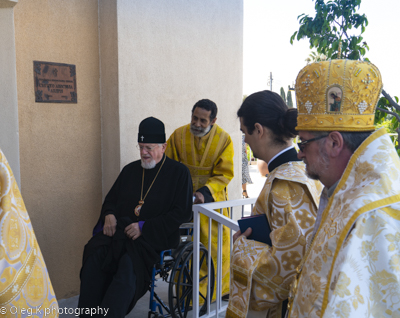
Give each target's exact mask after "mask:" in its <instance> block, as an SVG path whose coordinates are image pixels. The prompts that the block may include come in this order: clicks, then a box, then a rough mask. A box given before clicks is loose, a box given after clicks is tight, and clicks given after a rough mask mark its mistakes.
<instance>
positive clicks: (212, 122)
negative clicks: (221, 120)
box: [210, 117, 217, 125]
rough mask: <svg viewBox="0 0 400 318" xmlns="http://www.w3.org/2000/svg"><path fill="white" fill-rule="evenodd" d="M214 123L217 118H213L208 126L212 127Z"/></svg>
mask: <svg viewBox="0 0 400 318" xmlns="http://www.w3.org/2000/svg"><path fill="white" fill-rule="evenodd" d="M216 121H217V117H215V118H214V119H213V120H212V121H211V123H210V125H214V124H215V122H216Z"/></svg>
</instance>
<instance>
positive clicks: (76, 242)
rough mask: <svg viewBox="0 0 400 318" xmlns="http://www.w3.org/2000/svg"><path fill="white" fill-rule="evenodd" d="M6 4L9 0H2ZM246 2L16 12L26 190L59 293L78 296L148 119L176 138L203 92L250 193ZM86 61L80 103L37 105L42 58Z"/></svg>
mask: <svg viewBox="0 0 400 318" xmlns="http://www.w3.org/2000/svg"><path fill="white" fill-rule="evenodd" d="M0 1H4V0H0ZM242 2H243V1H242V0H218V1H215V0H202V1H187V0H169V1H160V0H135V1H132V0H85V1H82V0H68V1H66V0H19V2H18V4H17V5H16V6H15V8H14V19H15V43H16V70H17V72H16V73H17V88H18V91H17V92H18V107H19V130H20V157H21V164H20V166H21V183H22V195H23V198H24V200H25V204H26V206H27V209H28V212H29V214H30V217H31V220H32V224H33V227H34V229H35V233H36V235H37V238H38V241H39V244H40V247H41V250H42V252H43V255H44V258H45V261H46V264H47V266H48V270H49V273H50V277H51V279H52V283H53V286H54V288H55V291H56V295H57V298H59V299H62V298H67V297H70V296H73V295H76V294H77V293H79V270H80V266H81V260H82V252H83V246H84V244H85V243H86V242H87V240H88V239H89V238H90V236H91V230H92V228H93V225H94V224H95V222H96V221H97V218H98V215H99V211H100V208H101V203H102V194H103V195H104V194H106V193H107V192H108V190H109V188H110V187H111V185H112V183H113V182H114V181H115V178H116V177H117V175H118V173H119V171H120V169H121V168H122V167H123V166H124V165H125V164H127V163H129V162H131V161H133V160H136V159H138V158H139V153H138V152H137V150H136V148H135V145H136V143H137V129H138V124H139V123H140V121H141V120H142V119H144V118H145V117H148V116H155V117H157V118H159V119H161V120H162V121H164V123H165V124H166V130H167V137H168V136H169V135H170V134H171V133H172V131H173V130H174V129H175V128H177V127H179V126H181V125H184V124H187V123H188V122H189V120H190V111H191V108H192V106H193V104H194V103H195V102H196V101H198V100H199V99H202V98H209V99H212V100H214V101H215V102H216V103H217V105H218V107H219V114H218V120H217V123H218V124H219V125H221V126H222V127H223V128H224V129H225V130H226V131H228V132H229V133H230V135H231V136H232V139H233V140H234V146H235V151H236V154H235V178H234V180H233V181H232V182H231V184H230V186H229V191H230V194H231V198H238V197H239V196H240V191H241V190H240V189H241V187H240V184H241V174H240V171H241V154H240V151H241V139H240V133H239V122H238V120H237V118H236V111H237V109H238V107H239V105H240V102H241V99H242V43H243V41H242V37H243V3H242ZM34 60H37V61H48V62H57V63H67V64H75V65H76V73H77V87H78V103H77V104H48V103H35V102H34V100H35V96H34V87H33V84H34V83H33V61H34Z"/></svg>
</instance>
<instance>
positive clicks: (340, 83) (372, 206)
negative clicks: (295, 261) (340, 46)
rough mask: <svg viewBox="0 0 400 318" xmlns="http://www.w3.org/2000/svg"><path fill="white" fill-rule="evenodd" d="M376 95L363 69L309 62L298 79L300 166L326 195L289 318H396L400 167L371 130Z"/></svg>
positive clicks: (399, 312)
mask: <svg viewBox="0 0 400 318" xmlns="http://www.w3.org/2000/svg"><path fill="white" fill-rule="evenodd" d="M381 90H382V78H381V75H380V72H379V70H378V68H377V67H376V66H375V65H373V64H371V63H369V62H361V61H350V60H330V61H325V62H319V63H313V64H309V65H307V66H306V67H305V68H304V69H302V70H301V71H300V73H299V75H298V77H297V81H296V99H297V107H298V109H299V114H298V119H297V123H298V126H297V127H296V129H297V130H298V131H299V136H300V139H301V141H302V142H301V144H300V145H299V146H300V150H301V152H299V158H300V159H303V161H304V162H305V163H306V169H307V173H308V175H310V176H311V177H313V178H315V179H318V180H321V182H322V183H323V184H324V185H325V190H324V193H325V194H326V195H323V196H321V203H320V206H321V207H322V209H319V210H318V216H317V220H316V224H318V225H316V226H315V231H314V233H313V238H312V242H311V245H310V247H309V249H308V250H307V253H306V255H305V257H304V258H303V261H302V262H301V264H300V265H299V266H298V269H297V273H298V274H297V276H296V280H295V282H294V283H293V284H292V293H291V297H290V301H289V306H290V310H289V317H291V318H293V317H296V318H297V317H342V318H346V317H382V318H384V317H400V254H399V251H400V243H399V242H400V212H399V211H400V160H399V157H398V154H397V153H396V150H395V148H394V146H393V144H392V141H391V139H390V137H389V135H388V134H387V133H386V131H385V129H384V128H381V129H379V130H377V131H374V130H375V127H374V115H375V109H376V105H377V103H378V100H379V96H380V93H381ZM333 97H334V98H333ZM335 102H336V103H335ZM334 103H335V107H331V106H332V104H334ZM323 207H325V208H323Z"/></svg>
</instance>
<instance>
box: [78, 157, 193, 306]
mask: <svg viewBox="0 0 400 318" xmlns="http://www.w3.org/2000/svg"><path fill="white" fill-rule="evenodd" d="M164 158H165V155H164V157H163V158H162V159H161V161H160V162H159V163H158V164H157V165H156V166H155V168H153V169H145V170H144V172H145V174H144V182H143V196H144V195H145V194H146V192H147V190H148V189H149V187H150V185H151V183H152V182H153V180H154V178H155V176H156V174H157V172H158V171H159V168H160V166H161V164H162V162H163V160H164ZM142 174H143V168H142V167H141V162H140V160H138V161H134V162H132V163H130V164H128V165H126V166H125V167H124V168H123V170H122V171H121V173H120V174H119V176H118V178H117V180H116V181H115V183H114V185H113V186H112V188H111V190H110V192H109V193H108V194H107V196H106V198H105V200H104V203H103V207H102V210H101V215H100V219H99V223H98V224H101V223H104V218H105V216H106V215H107V214H114V215H115V217H116V218H117V231H116V233H115V234H114V236H113V237H109V236H106V235H104V234H103V232H102V231H99V232H98V233H97V234H95V235H94V236H93V237H92V238H91V239H90V241H89V242H88V243H87V244H86V246H85V250H84V254H83V268H84V267H85V263H86V261H87V259H88V257H89V256H91V255H92V254H94V253H97V251H98V250H99V249H102V250H103V251H105V252H103V256H104V262H103V260H102V263H103V264H102V270H103V271H105V272H110V273H113V272H115V270H116V267H117V266H118V261H119V259H120V258H121V256H122V255H125V254H126V253H127V254H128V255H129V256H130V258H131V260H132V263H133V268H134V272H135V274H136V292H135V296H134V298H133V300H132V302H131V303H130V306H129V310H128V312H129V311H130V310H131V309H132V308H133V306H134V305H135V304H136V302H137V301H138V300H139V298H140V297H142V296H143V295H144V294H145V293H146V291H147V290H148V287H149V283H150V277H151V270H152V267H153V265H154V264H155V263H156V262H157V261H158V260H159V257H160V255H159V254H160V251H163V250H166V249H171V248H176V247H177V246H178V244H179V239H180V235H179V226H180V225H181V224H182V223H185V222H188V221H189V220H190V219H191V217H192V202H193V201H192V200H193V189H192V180H191V177H190V172H189V170H188V169H187V168H186V167H185V166H184V165H183V164H181V163H178V162H176V161H174V160H172V159H170V158H168V157H167V158H165V162H164V165H163V166H162V168H161V170H160V172H159V174H158V176H157V178H156V180H155V181H154V184H153V185H152V187H151V189H150V191H149V193H148V194H147V196H146V198H145V199H144V204H143V206H142V208H141V210H140V214H139V216H136V215H135V213H134V209H135V207H136V206H137V205H138V204H139V200H140V195H141V188H142ZM139 221H145V223H144V225H143V228H142V235H141V236H140V237H139V238H138V239H136V240H132V239H130V238H128V237H127V236H126V235H125V233H124V229H125V227H126V226H127V225H129V224H131V223H133V222H139ZM96 227H98V225H97V226H96ZM103 256H101V257H102V259H103ZM82 272H83V269H82V271H81V280H82V283H81V293H82V290H83V289H82V284H83V281H84V280H83V279H82ZM86 281H87V280H86ZM85 284H89V285H90V283H85ZM87 287H88V288H86V290H87V289H92V288H90V286H87ZM81 297H82V294H81ZM98 305H99V306H100V304H98Z"/></svg>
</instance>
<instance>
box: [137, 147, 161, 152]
mask: <svg viewBox="0 0 400 318" xmlns="http://www.w3.org/2000/svg"><path fill="white" fill-rule="evenodd" d="M157 146H158V145H156V146H139V145H136V148H137V149H138V150H140V151H142V150H146V151H147V152H150V151H153V150H154V148H156V147H157Z"/></svg>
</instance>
